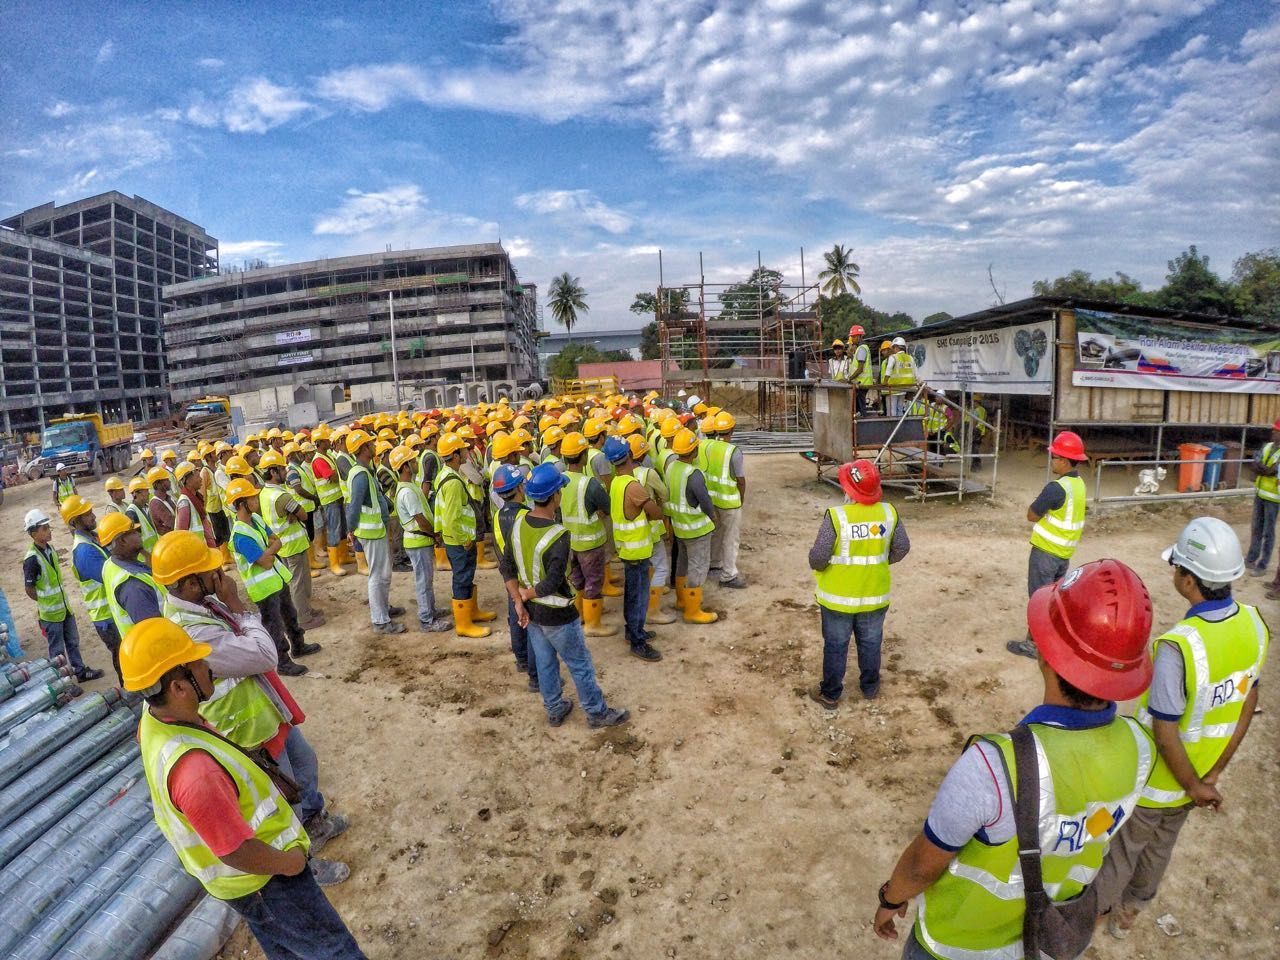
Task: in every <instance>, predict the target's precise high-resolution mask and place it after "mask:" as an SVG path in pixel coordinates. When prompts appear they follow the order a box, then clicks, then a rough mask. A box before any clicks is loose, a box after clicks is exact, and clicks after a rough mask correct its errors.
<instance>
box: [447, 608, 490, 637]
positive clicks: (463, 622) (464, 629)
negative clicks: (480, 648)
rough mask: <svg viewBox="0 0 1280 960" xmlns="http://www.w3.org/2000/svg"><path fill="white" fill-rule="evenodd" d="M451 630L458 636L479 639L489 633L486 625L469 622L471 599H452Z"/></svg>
mask: <svg viewBox="0 0 1280 960" xmlns="http://www.w3.org/2000/svg"><path fill="white" fill-rule="evenodd" d="M453 632H454V633H456V634H457V635H458V636H460V637H471V638H472V639H473V640H479V639H481V638H483V637H487V636H488V635H489V633H490V630H489V628H488V627H477V626H476V625H475V624H474V623H472V622H471V601H470V600H455V601H453Z"/></svg>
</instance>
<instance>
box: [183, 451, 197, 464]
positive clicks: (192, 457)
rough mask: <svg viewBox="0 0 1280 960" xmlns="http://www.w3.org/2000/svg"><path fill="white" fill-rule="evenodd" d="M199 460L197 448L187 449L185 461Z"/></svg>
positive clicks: (195, 461) (194, 461)
mask: <svg viewBox="0 0 1280 960" xmlns="http://www.w3.org/2000/svg"><path fill="white" fill-rule="evenodd" d="M200 460H201V457H200V451H199V450H188V451H187V456H186V462H187V463H199V462H200Z"/></svg>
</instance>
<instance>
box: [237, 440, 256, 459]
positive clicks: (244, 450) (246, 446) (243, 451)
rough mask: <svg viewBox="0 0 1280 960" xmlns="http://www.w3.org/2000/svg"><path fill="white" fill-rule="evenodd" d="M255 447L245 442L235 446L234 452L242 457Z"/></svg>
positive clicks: (251, 451)
mask: <svg viewBox="0 0 1280 960" xmlns="http://www.w3.org/2000/svg"><path fill="white" fill-rule="evenodd" d="M256 449H258V448H257V447H254V446H250V445H249V444H247V443H242V444H240V446H238V447H236V453H237V454H239V455H240V456H242V457H247V456H248V455H249V454H251V453H253V451H255V450H256Z"/></svg>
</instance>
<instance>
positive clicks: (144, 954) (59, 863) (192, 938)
mask: <svg viewBox="0 0 1280 960" xmlns="http://www.w3.org/2000/svg"><path fill="white" fill-rule="evenodd" d="M70 672H71V671H70V669H69V668H68V667H67V666H66V665H65V663H64V662H63V660H62V658H61V657H59V658H57V659H55V660H34V661H31V662H28V663H18V664H8V665H6V666H5V667H3V668H0V957H6V958H10V960H145V958H148V957H150V958H155V960H209V958H210V957H212V956H213V955H214V954H215V953H217V951H218V950H220V949H221V947H222V945H223V944H224V943H225V941H226V939H227V938H228V937H229V936H230V934H231V931H232V930H233V929H234V927H235V923H236V919H237V917H236V915H235V913H234V912H233V911H231V910H230V908H228V907H227V906H226V905H225V904H223V903H221V902H220V901H218V900H214V899H213V898H211V897H207V896H205V895H204V893H203V891H202V890H201V888H200V885H199V883H198V882H197V881H196V880H195V879H194V878H192V877H191V876H190V875H189V874H187V872H186V871H185V870H183V869H182V866H181V865H180V864H179V862H178V858H177V855H176V854H175V853H174V852H173V848H172V847H171V846H169V844H168V842H167V841H166V840H165V839H164V838H163V837H162V836H161V834H160V830H159V828H158V827H157V826H156V824H155V820H154V819H153V818H152V816H151V797H150V794H149V793H148V791H147V781H146V778H145V777H144V776H143V772H142V761H141V759H140V757H139V752H138V741H137V729H138V716H139V713H140V712H141V704H140V703H139V702H138V701H137V699H136V697H134V696H133V695H131V694H122V693H121V691H119V690H109V691H107V692H105V693H90V694H84V693H82V691H81V690H80V688H79V687H77V686H76V685H75V682H74V680H73V679H72V678H71V677H70V676H69V674H70Z"/></svg>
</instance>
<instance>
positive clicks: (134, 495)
mask: <svg viewBox="0 0 1280 960" xmlns="http://www.w3.org/2000/svg"><path fill="white" fill-rule="evenodd" d="M129 496H130V498H131V501H130V503H129V506H127V507H126V508H125V513H124V515H125V516H127V517H128V518H129V519H130V520H132V521H133V522H134V524H136V525H137V527H138V530H139V532H140V534H141V537H142V549H143V550H144V551H146V552H147V553H150V552H151V548H152V547H154V546H155V545H156V540H158V539H159V537H160V534H158V533H157V532H156V528H155V525H154V524H153V523H152V522H151V484H149V483H147V478H146V477H134V478H133V479H132V480H130V481H129ZM99 542H101V538H99ZM103 546H106V544H103ZM121 636H122V637H123V634H122V635H121Z"/></svg>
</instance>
